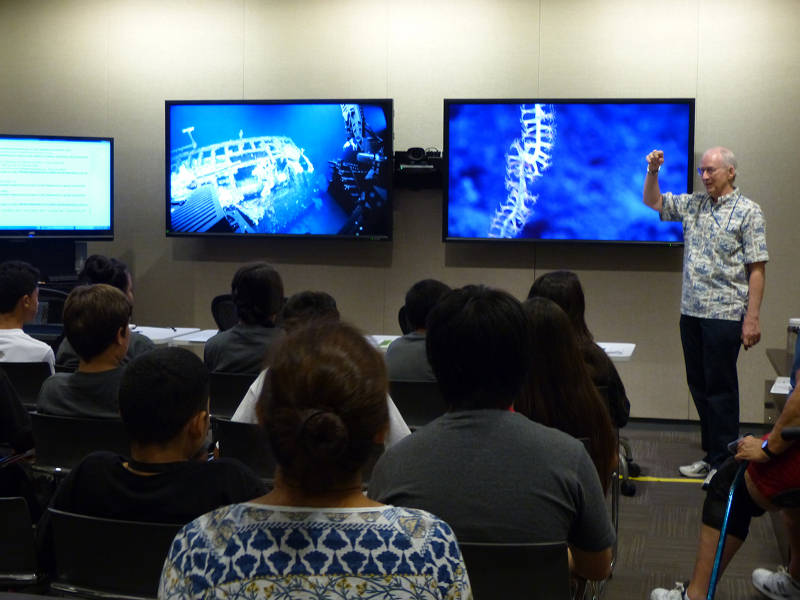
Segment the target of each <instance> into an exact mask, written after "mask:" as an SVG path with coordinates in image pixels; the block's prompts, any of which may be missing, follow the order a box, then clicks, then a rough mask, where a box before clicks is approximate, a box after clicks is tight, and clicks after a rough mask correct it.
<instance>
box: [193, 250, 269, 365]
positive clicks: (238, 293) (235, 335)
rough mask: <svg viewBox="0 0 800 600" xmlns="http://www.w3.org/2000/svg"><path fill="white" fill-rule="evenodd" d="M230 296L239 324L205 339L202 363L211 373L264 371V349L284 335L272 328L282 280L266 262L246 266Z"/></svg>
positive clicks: (234, 278)
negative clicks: (231, 296)
mask: <svg viewBox="0 0 800 600" xmlns="http://www.w3.org/2000/svg"><path fill="white" fill-rule="evenodd" d="M231 294H232V295H233V302H234V304H236V312H237V313H238V315H239V322H238V323H237V324H236V325H234V326H233V327H231V328H230V329H228V330H226V331H221V332H220V333H218V334H217V335H215V336H214V337H212V338H211V339H210V340H208V342H207V343H206V347H205V353H204V355H203V360H204V361H205V363H206V367H208V370H209V371H211V372H215V371H219V372H222V373H254V374H255V373H258V372H259V371H261V369H263V368H264V357H265V356H266V354H267V350H269V348H270V346H271V345H272V344H273V343H275V341H277V340H278V339H280V338H281V337H282V336H283V333H284V332H283V330H282V329H280V328H278V327H275V320H276V318H277V316H278V311H280V309H281V304H282V303H283V281H282V280H281V276H280V275H279V274H278V272H277V271H276V270H275V269H274V268H273V267H271V266H270V265H268V264H267V263H264V262H255V263H249V264H246V265H244V266H243V267H241V268H240V269H239V270H238V271H236V274H235V275H234V276H233V281H232V282H231Z"/></svg>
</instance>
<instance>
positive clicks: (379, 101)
mask: <svg viewBox="0 0 800 600" xmlns="http://www.w3.org/2000/svg"><path fill="white" fill-rule="evenodd" d="M315 104H319V105H335V104H364V105H370V104H372V105H377V106H380V107H382V108H383V109H384V114H385V116H386V132H387V134H386V145H385V147H384V148H383V152H384V154H385V156H386V165H385V167H384V168H385V169H386V173H387V177H386V187H385V189H386V194H387V202H388V204H389V206H388V208H387V209H386V213H387V216H386V219H387V226H388V231H387V232H386V234H385V235H369V234H367V235H363V236H360V235H347V234H338V233H237V232H210V231H176V230H174V229H173V228H172V222H171V202H172V190H171V187H172V181H171V170H172V167H171V151H170V133H171V114H170V109H171V108H172V107H173V106H211V105H221V106H269V105H272V106H281V105H283V106H291V105H315ZM164 132H165V133H164V179H165V184H164V185H165V187H164V199H165V200H164V207H165V215H164V216H165V222H164V230H165V232H166V236H167V237H176V238H180V237H193V238H229V239H239V238H243V239H249V238H256V239H261V240H264V239H282V238H283V239H305V240H310V239H314V240H367V241H391V240H392V238H393V233H394V231H393V230H394V190H393V173H394V168H393V160H394V99H392V98H339V99H336V98H294V99H292V98H276V99H259V100H165V101H164ZM259 137H260V136H259ZM326 168H327V165H326Z"/></svg>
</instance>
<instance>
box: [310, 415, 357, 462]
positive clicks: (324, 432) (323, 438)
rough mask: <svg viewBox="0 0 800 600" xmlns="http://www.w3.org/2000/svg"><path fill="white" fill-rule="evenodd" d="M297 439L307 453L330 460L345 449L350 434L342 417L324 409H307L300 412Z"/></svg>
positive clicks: (320, 458)
mask: <svg viewBox="0 0 800 600" xmlns="http://www.w3.org/2000/svg"><path fill="white" fill-rule="evenodd" d="M299 416H300V425H299V427H298V430H297V437H298V441H299V442H300V443H301V444H302V445H303V446H304V448H305V451H306V452H308V454H309V455H311V456H314V457H315V458H317V459H318V460H322V461H324V462H330V461H331V460H336V459H337V458H338V457H340V456H342V454H343V453H344V452H345V451H346V449H347V446H348V443H349V441H350V434H349V433H348V431H347V426H346V425H345V424H344V421H343V420H342V418H341V417H340V416H339V415H338V414H336V413H335V412H331V411H329V410H325V409H307V410H304V411H302V412H301V413H300V415H299Z"/></svg>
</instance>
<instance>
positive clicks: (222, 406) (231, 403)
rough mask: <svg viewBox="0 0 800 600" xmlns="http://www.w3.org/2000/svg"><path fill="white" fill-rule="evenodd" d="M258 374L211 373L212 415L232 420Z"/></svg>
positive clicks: (209, 385)
mask: <svg viewBox="0 0 800 600" xmlns="http://www.w3.org/2000/svg"><path fill="white" fill-rule="evenodd" d="M256 377H258V373H221V372H219V371H217V372H214V373H211V374H210V375H209V381H208V393H209V396H210V399H209V406H210V410H211V414H212V415H215V416H217V417H222V418H226V419H230V418H231V417H232V416H233V413H235V412H236V409H237V408H239V403H240V402H241V401H242V398H244V395H245V394H246V393H247V390H248V389H250V386H251V385H252V383H253V382H254V381H255V380H256Z"/></svg>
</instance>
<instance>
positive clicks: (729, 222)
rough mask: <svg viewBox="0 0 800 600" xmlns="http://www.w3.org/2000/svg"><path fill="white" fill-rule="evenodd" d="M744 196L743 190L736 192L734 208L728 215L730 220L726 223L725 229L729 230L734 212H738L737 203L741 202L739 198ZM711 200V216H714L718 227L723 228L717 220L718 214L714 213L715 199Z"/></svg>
mask: <svg viewBox="0 0 800 600" xmlns="http://www.w3.org/2000/svg"><path fill="white" fill-rule="evenodd" d="M741 197H742V194H741V192H736V200H735V201H734V203H733V208H731V214H729V215H728V222H727V223H726V224H725V231H728V230H729V228H730V226H731V219H732V218H733V213H734V212H736V205H737V204H739V198H741ZM710 202H711V216H712V217H713V218H714V222H715V223H716V224H717V227H719V228H720V229H722V225H720V222H719V221H718V220H717V215H715V214H714V199H713V198H712V199H711V200H710Z"/></svg>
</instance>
